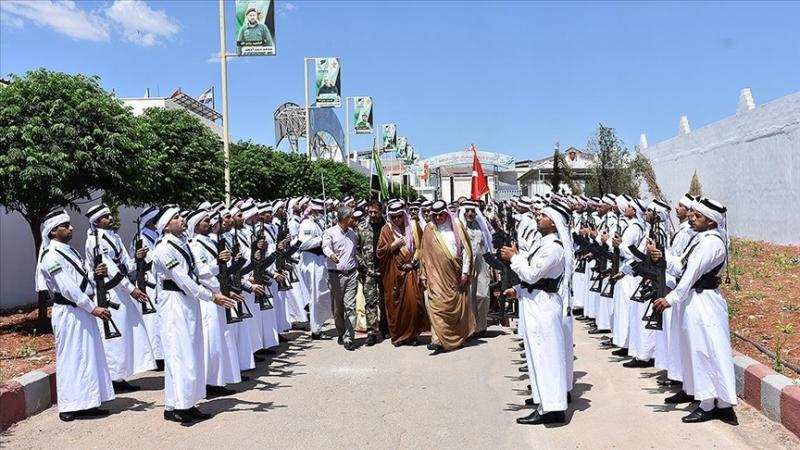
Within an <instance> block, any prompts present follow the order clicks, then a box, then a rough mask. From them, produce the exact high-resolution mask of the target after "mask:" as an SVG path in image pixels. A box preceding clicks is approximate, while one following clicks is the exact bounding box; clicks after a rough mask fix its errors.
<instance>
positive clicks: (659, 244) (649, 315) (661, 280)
mask: <svg viewBox="0 0 800 450" xmlns="http://www.w3.org/2000/svg"><path fill="white" fill-rule="evenodd" d="M653 217H654V219H653V221H652V222H651V223H650V233H649V236H648V237H649V238H650V239H651V240H652V241H653V242H654V243H655V245H656V248H657V249H658V250H659V251H661V254H662V255H663V256H662V257H661V259H659V260H658V261H653V259H652V258H650V257H648V258H647V259H646V261H648V262H649V266H650V268H651V269H652V270H651V273H652V278H649V279H647V280H648V281H649V284H650V286H651V289H650V290H649V293H648V294H647V298H645V300H649V301H650V303H649V304H648V305H647V308H646V309H645V312H644V315H643V316H642V320H643V321H645V322H646V323H645V325H644V327H645V328H646V329H648V330H661V329H663V325H664V314H663V312H659V311H656V310H655V301H656V300H658V299H659V298H663V297H665V296H666V295H667V261H666V257H665V256H666V254H665V253H664V249H665V248H666V245H667V242H668V240H667V239H668V238H667V233H666V231H665V230H664V228H663V226H662V224H661V222H660V220H659V218H658V215H656V214H655V213H653ZM642 280H643V281H642V282H644V280H645V278H644V277H643V278H642Z"/></svg>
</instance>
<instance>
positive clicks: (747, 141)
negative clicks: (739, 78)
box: [640, 89, 800, 244]
mask: <svg viewBox="0 0 800 450" xmlns="http://www.w3.org/2000/svg"><path fill="white" fill-rule="evenodd" d="M678 133H679V134H678V136H676V137H674V138H671V139H668V140H666V141H663V142H659V143H657V144H654V145H650V146H647V144H646V142H647V140H646V137H644V136H643V137H642V143H643V144H644V145H641V146H640V147H643V148H641V150H642V152H643V153H644V154H645V155H647V156H648V157H649V158H650V160H651V162H652V163H653V168H654V169H655V172H656V178H657V181H658V184H659V186H660V187H661V189H662V191H663V192H664V194H665V195H666V196H667V198H668V199H669V200H670V202H671V203H672V204H674V203H675V202H676V201H677V200H678V199H679V198H680V196H681V195H683V194H684V193H686V192H687V191H688V189H689V183H690V181H691V179H692V174H693V173H694V171H695V170H696V171H697V175H698V177H699V178H700V183H701V185H702V188H703V195H704V196H706V197H709V198H713V199H716V200H719V201H720V202H722V203H723V204H724V205H726V206H727V207H728V228H729V230H730V232H731V234H733V235H736V236H741V237H747V238H750V239H757V240H765V241H771V242H776V243H781V244H800V231H798V225H799V224H800V92H798V93H795V94H791V95H788V96H786V97H782V98H780V99H777V100H775V101H772V102H769V103H766V104H764V105H760V106H755V104H754V102H753V100H752V96H751V95H750V90H749V89H743V90H742V92H741V94H740V99H739V107H738V111H737V113H736V115H734V116H732V117H727V118H725V119H722V120H720V121H718V122H715V123H712V124H710V125H707V126H704V127H702V128H698V129H690V128H689V120H688V118H686V117H685V116H684V117H681V119H680V121H679V130H678Z"/></svg>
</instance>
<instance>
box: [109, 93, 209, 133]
mask: <svg viewBox="0 0 800 450" xmlns="http://www.w3.org/2000/svg"><path fill="white" fill-rule="evenodd" d="M119 100H120V101H121V102H122V104H124V105H125V106H129V107H131V108H133V115H135V116H138V115H141V114H143V113H144V110H145V109H147V108H170V109H185V110H186V111H189V112H190V113H192V114H193V115H194V116H195V117H197V118H198V119H199V120H200V122H202V123H203V125H205V126H207V127H208V128H210V129H211V131H213V132H214V133H215V134H216V135H217V136H219V138H220V139H222V126H221V125H219V124H217V121H218V120H219V121H220V123H221V122H222V114H220V113H218V112H217V111H215V110H213V109H211V108H209V107H208V106H206V105H204V104H203V103H200V102H199V101H198V100H197V99H195V98H193V97H191V96H189V95H187V94H184V93H183V92H181V91H176V92H175V93H174V94H172V96H170V97H151V96H150V92H149V91H148V92H147V93H145V96H144V97H127V98H120V99H119Z"/></svg>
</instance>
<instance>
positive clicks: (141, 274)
mask: <svg viewBox="0 0 800 450" xmlns="http://www.w3.org/2000/svg"><path fill="white" fill-rule="evenodd" d="M141 220H142V219H141V217H140V218H138V219H136V238H135V239H134V241H133V249H134V251H135V252H136V253H139V250H141V249H142V248H144V240H143V239H142V228H141V226H140V225H141ZM134 258H136V254H134ZM152 264H153V263H149V264H148V263H147V261H145V260H144V258H142V259H139V258H136V287H137V288H139V290H140V291H142V292H144V293H147V287H148V284H149V283H148V282H147V270H148V269H149V267H151V266H152ZM151 287H153V286H151ZM141 305H142V315H145V314H153V313H154V312H156V307H155V306H154V305H153V302H152V301H151V300H150V297H147V300H146V301H144V302H142V303H141Z"/></svg>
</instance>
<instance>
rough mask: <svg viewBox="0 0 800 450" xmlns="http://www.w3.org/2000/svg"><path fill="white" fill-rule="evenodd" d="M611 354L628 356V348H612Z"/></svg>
mask: <svg viewBox="0 0 800 450" xmlns="http://www.w3.org/2000/svg"><path fill="white" fill-rule="evenodd" d="M611 354H612V355H614V356H628V349H627V348H621V349H619V350H614V351H613V352H611Z"/></svg>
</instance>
